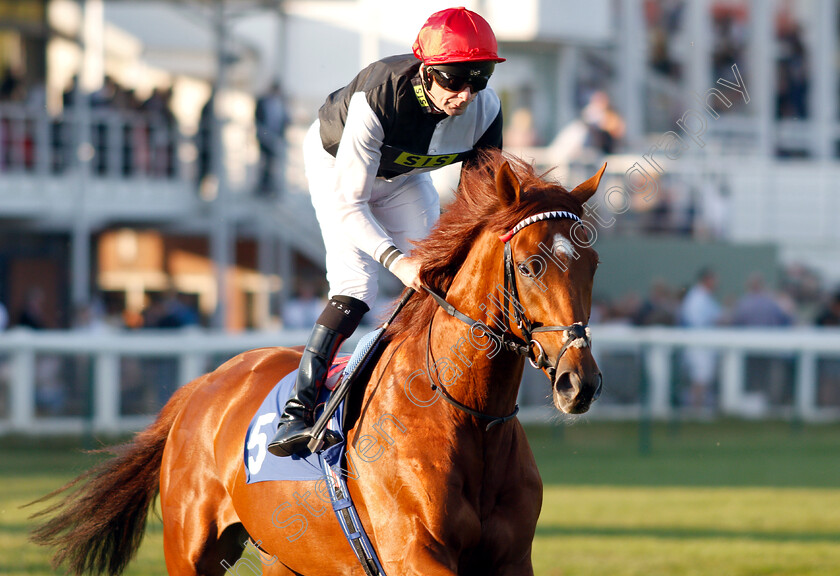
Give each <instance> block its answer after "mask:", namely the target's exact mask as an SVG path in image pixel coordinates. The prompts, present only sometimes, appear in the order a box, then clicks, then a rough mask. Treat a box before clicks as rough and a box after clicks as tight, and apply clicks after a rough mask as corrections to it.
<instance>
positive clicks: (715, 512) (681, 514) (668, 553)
mask: <svg viewBox="0 0 840 576" xmlns="http://www.w3.org/2000/svg"><path fill="white" fill-rule="evenodd" d="M640 431H641V432H642V434H640ZM528 432H529V437H530V440H531V445H532V448H533V449H534V453H535V455H536V456H537V461H538V463H539V466H540V471H541V474H542V476H543V482H544V484H545V496H544V502H543V510H542V515H541V517H540V522H539V525H538V527H537V535H536V539H535V541H534V553H533V558H534V566H535V571H536V574H538V575H547V576H574V575H581V576H582V575H586V576H599V575H604V576H631V575H633V576H635V575H638V576H657V575H662V576H671V575H675V576H694V575H709V576H711V575H714V576H719V575H726V576H740V575H744V576H747V575H750V576H753V575H766V576H782V575H790V576H808V575H814V576H817V575H826V576H828V575H832V576H834V575H836V574H838V573H840V442H838V440H840V426H837V425H826V426H792V425H790V424H785V423H748V422H726V421H724V422H715V423H703V424H697V423H695V424H681V425H665V424H660V425H654V426H652V427H651V428H649V429H648V428H645V427H640V426H639V425H638V424H628V423H602V422H589V421H588V420H585V419H581V420H577V421H574V422H573V423H571V424H564V425H562V426H559V427H540V428H531V429H529V431H528ZM43 442H44V441H38V440H22V439H9V438H5V439H0V486H2V488H0V574H3V575H8V576H20V575H23V574H27V575H47V574H54V573H55V572H54V571H53V570H52V569H51V568H50V565H49V552H48V551H47V550H44V549H41V548H39V547H36V546H34V545H32V544H30V543H28V542H27V539H26V535H27V531H28V530H29V529H30V528H31V526H32V522H31V521H29V520H28V519H27V517H28V516H29V514H30V513H31V511H32V509H31V508H30V509H24V510H22V509H20V508H19V507H20V506H21V505H22V504H24V503H26V502H29V501H31V500H33V499H35V498H37V497H39V496H41V495H43V494H45V493H47V492H49V491H51V490H54V489H55V488H57V487H58V486H60V485H62V484H63V482H65V481H67V480H69V479H70V478H72V477H73V476H75V475H76V474H78V473H80V472H82V471H84V470H85V469H87V468H88V467H89V466H90V465H91V464H92V463H93V461H94V460H95V457H93V456H89V455H84V454H81V453H80V452H79V447H80V445H81V444H80V443H75V444H74V443H72V442H68V443H66V444H65V445H64V446H55V445H52V446H50V447H46V446H43V445H38V444H39V443H40V444H43ZM33 443H34V444H35V446H34V448H33V447H32V446H31V445H32V444H33ZM36 509H37V508H36ZM165 573H166V571H165V568H164V564H163V551H162V530H161V525H160V522H159V520H157V518H155V517H152V518H151V519H150V523H149V527H148V530H147V534H146V538H145V540H144V542H143V546H142V547H141V549H140V552H139V555H138V557H137V558H136V559H135V560H134V561H133V562H132V563H131V564H130V565H129V569H128V570H127V572H126V574H127V575H129V576H140V575H144V576H149V575H155V574H165Z"/></svg>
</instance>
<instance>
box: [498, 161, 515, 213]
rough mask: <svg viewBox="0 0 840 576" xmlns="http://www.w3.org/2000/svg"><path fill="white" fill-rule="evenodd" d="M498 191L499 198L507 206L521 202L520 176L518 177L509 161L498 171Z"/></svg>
mask: <svg viewBox="0 0 840 576" xmlns="http://www.w3.org/2000/svg"><path fill="white" fill-rule="evenodd" d="M496 192H498V194H499V199H500V200H501V201H502V204H503V205H505V206H510V205H511V204H516V203H517V202H519V192H520V185H519V178H517V177H516V174H514V172H513V169H512V168H511V167H510V163H508V162H505V163H504V164H502V167H501V168H499V170H498V172H496Z"/></svg>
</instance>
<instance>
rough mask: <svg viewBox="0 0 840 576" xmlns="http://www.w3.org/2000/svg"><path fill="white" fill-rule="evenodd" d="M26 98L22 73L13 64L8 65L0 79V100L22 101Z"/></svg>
mask: <svg viewBox="0 0 840 576" xmlns="http://www.w3.org/2000/svg"><path fill="white" fill-rule="evenodd" d="M25 99H26V84H25V83H24V80H23V74H22V73H21V71H20V70H19V69H18V68H17V67H14V66H9V67H7V68H6V70H5V71H4V72H3V77H2V79H0V101H4V102H22V101H23V100H25Z"/></svg>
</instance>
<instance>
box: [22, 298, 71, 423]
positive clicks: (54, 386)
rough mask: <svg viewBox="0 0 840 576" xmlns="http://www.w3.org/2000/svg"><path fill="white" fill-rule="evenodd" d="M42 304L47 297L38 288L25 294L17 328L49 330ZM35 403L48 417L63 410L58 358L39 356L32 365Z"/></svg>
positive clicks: (63, 390)
mask: <svg viewBox="0 0 840 576" xmlns="http://www.w3.org/2000/svg"><path fill="white" fill-rule="evenodd" d="M45 303H46V294H45V293H44V290H43V289H42V288H41V287H40V286H33V287H31V288H30V289H29V290H27V292H26V295H25V296H24V302H23V309H22V310H21V313H20V315H19V316H18V318H17V323H16V325H17V326H21V327H26V328H29V329H31V330H46V329H48V328H50V323H49V321H48V320H47V315H46V310H45ZM35 401H36V404H37V406H38V408H39V410H41V411H44V412H46V413H47V414H60V413H61V412H62V411H63V410H64V408H65V406H66V404H67V386H66V383H65V382H64V381H63V380H62V373H61V360H60V358H59V357H58V356H51V355H40V354H39V355H38V359H37V363H36V364H35Z"/></svg>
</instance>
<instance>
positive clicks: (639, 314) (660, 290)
mask: <svg viewBox="0 0 840 576" xmlns="http://www.w3.org/2000/svg"><path fill="white" fill-rule="evenodd" d="M678 305H679V304H678V302H677V300H676V299H675V298H674V292H673V290H672V289H671V287H670V286H668V284H667V282H665V281H664V280H662V279H657V280H655V281H654V282H653V283H652V284H651V286H650V292H649V293H648V296H647V298H645V299H644V301H642V304H641V305H640V306H639V308H638V309H637V310H636V312H635V314H634V315H633V324H635V325H637V326H653V325H661V326H673V325H674V324H675V323H676V319H677V307H678Z"/></svg>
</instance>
